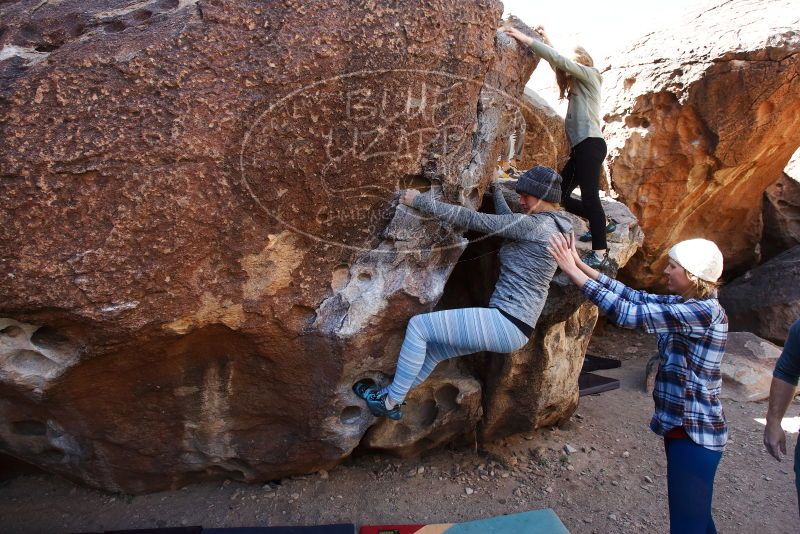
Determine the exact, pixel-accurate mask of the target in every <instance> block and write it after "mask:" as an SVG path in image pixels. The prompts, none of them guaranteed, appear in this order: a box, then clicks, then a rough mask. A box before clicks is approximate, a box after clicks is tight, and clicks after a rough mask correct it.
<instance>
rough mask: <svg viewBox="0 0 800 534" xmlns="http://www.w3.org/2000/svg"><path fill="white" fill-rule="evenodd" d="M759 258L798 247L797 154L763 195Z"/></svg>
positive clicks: (799, 172)
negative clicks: (762, 228) (762, 227)
mask: <svg viewBox="0 0 800 534" xmlns="http://www.w3.org/2000/svg"><path fill="white" fill-rule="evenodd" d="M763 220H764V233H763V234H762V236H761V259H762V260H764V261H765V260H768V259H770V258H773V257H774V256H776V255H778V254H780V253H781V252H783V251H784V250H789V249H790V248H792V247H794V246H795V245H800V151H799V152H795V155H794V156H793V157H792V160H791V161H789V165H787V166H786V169H784V172H783V175H782V176H781V178H780V179H779V180H778V181H777V182H775V183H774V184H772V185H771V186H769V187H768V188H767V190H766V191H765V192H764V213H763Z"/></svg>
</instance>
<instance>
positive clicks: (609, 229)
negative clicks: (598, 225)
mask: <svg viewBox="0 0 800 534" xmlns="http://www.w3.org/2000/svg"><path fill="white" fill-rule="evenodd" d="M616 229H617V223H616V222H614V220H613V219H608V224H606V233H607V234H613V233H614V230H616ZM591 240H592V231H591V230H587V231H586V232H584V233H583V234H581V236H580V237H579V238H578V241H581V242H583V243H588V242H589V241H591Z"/></svg>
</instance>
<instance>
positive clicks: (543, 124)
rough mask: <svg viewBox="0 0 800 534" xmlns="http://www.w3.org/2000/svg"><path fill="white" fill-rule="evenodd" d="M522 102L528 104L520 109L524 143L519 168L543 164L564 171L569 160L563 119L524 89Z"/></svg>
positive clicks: (533, 92)
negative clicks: (522, 120)
mask: <svg viewBox="0 0 800 534" xmlns="http://www.w3.org/2000/svg"><path fill="white" fill-rule="evenodd" d="M523 101H524V102H525V105H524V106H521V108H522V113H523V117H524V118H525V143H524V145H523V147H522V157H520V159H519V168H520V169H529V168H531V167H533V166H534V165H544V166H545V167H550V168H552V169H555V170H556V171H559V172H561V169H562V168H563V167H564V165H565V164H566V163H567V158H569V141H567V132H566V129H565V128H564V117H562V116H561V115H559V114H558V112H556V110H554V109H553V108H552V107H550V105H549V104H548V103H547V102H546V101H545V100H544V99H543V98H542V97H540V96H539V95H538V94H536V92H535V91H533V90H532V89H530V88H528V87H526V88H525V93H524V95H523Z"/></svg>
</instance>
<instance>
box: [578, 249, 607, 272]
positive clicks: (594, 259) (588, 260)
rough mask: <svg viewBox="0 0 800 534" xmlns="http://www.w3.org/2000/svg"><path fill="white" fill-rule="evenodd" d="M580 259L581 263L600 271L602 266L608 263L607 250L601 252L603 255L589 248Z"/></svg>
mask: <svg viewBox="0 0 800 534" xmlns="http://www.w3.org/2000/svg"><path fill="white" fill-rule="evenodd" d="M581 260H583V263H585V264H586V265H588V266H589V267H591V268H592V269H595V270H598V271H601V270H602V269H603V268H604V267H606V266H607V265H608V252H606V253H605V254H603V257H602V258H601V257H600V256H598V255H597V252H595V251H594V250H590V251H589V252H587V253H586V255H584V256H583V257H582V258H581Z"/></svg>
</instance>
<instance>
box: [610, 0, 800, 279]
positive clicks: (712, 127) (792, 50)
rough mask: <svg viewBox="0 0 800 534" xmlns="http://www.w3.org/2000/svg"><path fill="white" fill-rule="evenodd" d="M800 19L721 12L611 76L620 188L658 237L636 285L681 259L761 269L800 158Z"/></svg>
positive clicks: (627, 57)
mask: <svg viewBox="0 0 800 534" xmlns="http://www.w3.org/2000/svg"><path fill="white" fill-rule="evenodd" d="M798 28H800V10H798V9H797V3H796V2H794V1H793V0H774V1H770V2H767V3H765V2H761V1H757V0H744V1H737V2H720V3H719V4H718V5H716V6H715V7H713V8H710V9H709V10H707V11H706V12H704V13H702V14H701V15H699V16H696V17H693V18H687V19H686V20H684V21H682V22H681V23H680V24H677V25H676V26H674V27H671V28H667V29H665V30H663V31H659V32H655V33H651V34H648V35H647V36H645V37H644V38H642V39H641V40H640V41H638V42H636V43H635V44H633V45H632V46H630V47H629V48H628V52H627V53H626V54H624V55H621V56H619V57H616V58H614V59H613V63H612V67H611V68H610V69H609V70H608V71H606V72H605V73H604V80H605V82H604V88H603V90H604V94H605V95H606V100H605V103H604V109H605V112H606V115H605V117H604V118H605V122H606V125H605V127H604V135H605V137H606V138H607V140H608V142H609V160H608V162H609V168H610V172H611V180H612V184H613V186H614V188H615V190H616V191H617V192H618V193H619V195H620V200H621V201H623V202H625V203H626V204H627V205H628V206H629V207H630V208H631V210H632V211H633V214H634V215H635V216H636V217H637V218H638V219H639V221H640V223H641V225H642V228H643V230H644V232H645V235H646V236H647V240H646V241H645V244H644V247H643V248H642V250H641V251H640V253H639V254H637V256H636V257H635V258H634V259H633V260H632V261H631V263H630V264H629V265H628V266H627V267H626V271H625V274H626V278H629V279H633V280H636V282H637V283H639V284H642V285H646V286H647V285H649V286H653V285H655V283H656V282H657V281H658V279H659V277H660V272H661V270H662V269H663V265H664V261H663V260H664V258H665V257H666V253H667V251H668V249H669V247H670V246H671V245H672V244H674V243H675V242H678V241H680V240H683V239H687V238H692V237H705V238H708V239H712V240H714V241H715V242H717V243H718V244H719V246H720V248H721V249H722V252H723V254H724V255H725V260H726V268H727V269H728V270H729V271H734V272H737V271H738V272H741V271H743V270H744V269H747V268H748V267H750V266H751V265H753V264H754V262H755V261H757V259H758V257H757V247H756V243H758V242H759V240H760V237H761V206H762V194H763V193H764V190H765V189H766V188H767V187H768V186H769V185H770V184H772V183H774V182H775V181H776V180H777V178H778V177H780V176H781V172H782V171H783V168H784V167H785V166H786V163H787V162H788V161H789V159H790V157H791V156H792V154H793V153H794V152H795V150H797V148H798V146H800V99H798V97H797V95H798V94H800V76H798V71H800V31H799V30H798Z"/></svg>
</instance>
